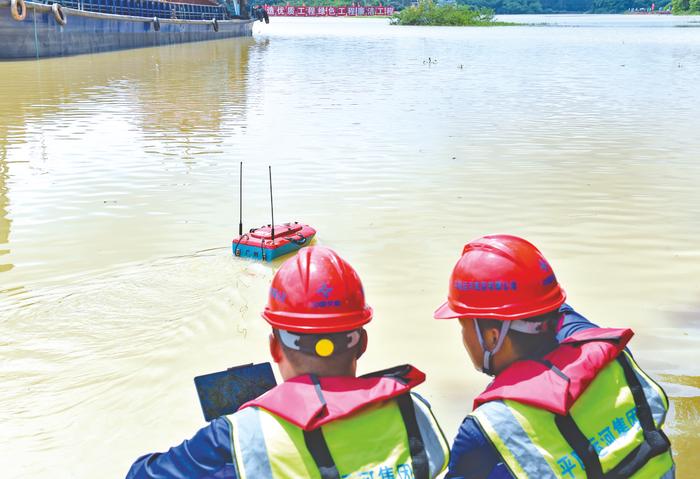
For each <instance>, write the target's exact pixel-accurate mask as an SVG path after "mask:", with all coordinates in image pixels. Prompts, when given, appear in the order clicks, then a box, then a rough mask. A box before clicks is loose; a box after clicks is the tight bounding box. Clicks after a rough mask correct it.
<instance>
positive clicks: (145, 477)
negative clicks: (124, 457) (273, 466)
mask: <svg viewBox="0 0 700 479" xmlns="http://www.w3.org/2000/svg"><path fill="white" fill-rule="evenodd" d="M126 478H127V479H200V478H201V479H204V478H206V479H237V476H236V469H235V468H234V466H233V455H232V453H231V431H230V425H229V422H228V421H227V420H226V419H224V418H223V417H220V418H217V419H214V420H213V421H212V422H210V423H209V424H208V425H206V426H204V427H203V428H202V429H200V430H199V431H197V433H196V434H195V435H194V436H193V437H192V438H191V439H187V440H185V441H183V442H182V444H180V445H179V446H175V447H171V448H170V449H169V450H168V452H163V453H159V452H156V453H153V454H146V455H145V456H141V457H140V458H138V459H137V460H136V462H134V464H133V465H132V466H131V469H130V470H129V473H128V474H127V475H126Z"/></svg>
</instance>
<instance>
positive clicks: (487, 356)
mask: <svg viewBox="0 0 700 479" xmlns="http://www.w3.org/2000/svg"><path fill="white" fill-rule="evenodd" d="M510 323H511V321H503V323H502V324H501V333H500V334H499V335H498V341H497V342H496V345H495V346H494V347H493V349H491V350H489V349H488V347H487V346H486V342H485V341H484V337H483V336H482V335H481V329H480V328H479V320H478V319H476V318H474V328H475V329H476V337H477V338H478V339H479V344H480V345H481V349H482V350H483V351H484V366H483V367H482V368H481V372H483V373H485V374H488V375H489V376H495V375H496V373H495V372H494V371H493V369H492V364H491V358H493V356H494V355H495V354H496V353H497V352H498V351H500V350H501V346H503V341H505V339H506V335H507V334H508V329H510Z"/></svg>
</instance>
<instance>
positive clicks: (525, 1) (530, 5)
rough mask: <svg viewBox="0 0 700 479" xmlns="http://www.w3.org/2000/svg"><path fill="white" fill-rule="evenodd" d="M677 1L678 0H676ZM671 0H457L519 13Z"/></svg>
mask: <svg viewBox="0 0 700 479" xmlns="http://www.w3.org/2000/svg"><path fill="white" fill-rule="evenodd" d="M674 1H676V0H674ZM683 1H686V2H687V1H695V2H697V1H700V0H683ZM668 2H669V0H661V1H659V2H656V3H655V2H654V0H457V3H460V4H464V5H471V6H473V7H476V8H488V9H490V10H493V11H494V12H495V13H498V14H518V13H623V12H627V11H629V10H630V9H632V10H637V9H643V10H646V9H648V8H651V4H652V3H655V9H657V10H660V9H662V8H665V7H666V5H667V4H668Z"/></svg>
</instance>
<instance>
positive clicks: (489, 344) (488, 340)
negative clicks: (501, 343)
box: [484, 328, 501, 351]
mask: <svg viewBox="0 0 700 479" xmlns="http://www.w3.org/2000/svg"><path fill="white" fill-rule="evenodd" d="M500 336H501V330H500V329H498V328H488V329H487V330H486V331H484V343H485V346H486V348H488V350H489V351H493V349H494V348H495V347H496V345H497V344H498V338H499V337H500Z"/></svg>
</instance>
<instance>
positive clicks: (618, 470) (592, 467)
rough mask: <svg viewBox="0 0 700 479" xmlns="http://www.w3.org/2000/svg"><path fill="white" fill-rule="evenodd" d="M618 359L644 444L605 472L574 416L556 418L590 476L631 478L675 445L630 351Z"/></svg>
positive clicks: (606, 478)
mask: <svg viewBox="0 0 700 479" xmlns="http://www.w3.org/2000/svg"><path fill="white" fill-rule="evenodd" d="M617 362H618V363H619V364H620V366H621V367H622V370H623V372H624V375H625V380H626V381H627V385H628V386H629V388H630V390H631V391H632V397H633V398H634V404H635V408H636V411H637V419H639V425H640V426H641V428H642V431H643V433H644V441H643V442H642V443H641V444H640V445H638V446H637V447H636V448H635V449H634V450H633V451H632V452H631V453H630V454H628V455H627V456H626V457H625V458H624V459H623V460H622V461H621V462H620V463H619V464H617V465H616V466H615V467H614V468H613V469H612V470H610V471H608V472H607V473H603V468H602V466H601V464H600V458H599V457H598V454H597V453H596V451H595V449H594V448H593V446H592V445H591V444H590V443H589V441H588V440H587V439H586V436H585V435H584V434H583V432H581V430H580V429H579V427H578V426H577V425H576V422H575V421H574V419H573V418H572V417H571V415H570V414H566V415H557V416H555V419H554V422H555V424H556V425H557V428H558V429H559V432H560V433H561V435H562V436H563V437H564V439H565V440H566V441H567V442H568V443H569V444H570V445H571V447H572V448H573V449H574V451H575V452H576V454H578V456H579V457H580V458H581V461H582V462H583V464H584V466H585V468H586V475H587V477H588V478H589V479H625V478H628V477H631V476H632V475H634V474H635V473H636V472H637V471H639V470H640V469H642V468H643V467H644V466H645V465H646V463H647V462H649V460H650V459H652V458H654V457H656V456H659V455H661V454H663V453H665V452H668V451H669V450H670V448H671V442H670V441H669V440H668V437H666V434H664V432H663V431H662V430H661V429H660V428H657V426H656V424H655V423H654V417H653V415H652V412H651V407H650V406H649V401H648V400H647V397H646V395H645V394H644V389H643V386H642V384H641V382H640V381H639V378H638V377H637V374H636V373H635V371H634V368H633V367H632V364H631V363H630V360H629V358H628V357H627V354H625V353H623V354H621V355H620V356H618V358H617Z"/></svg>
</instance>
